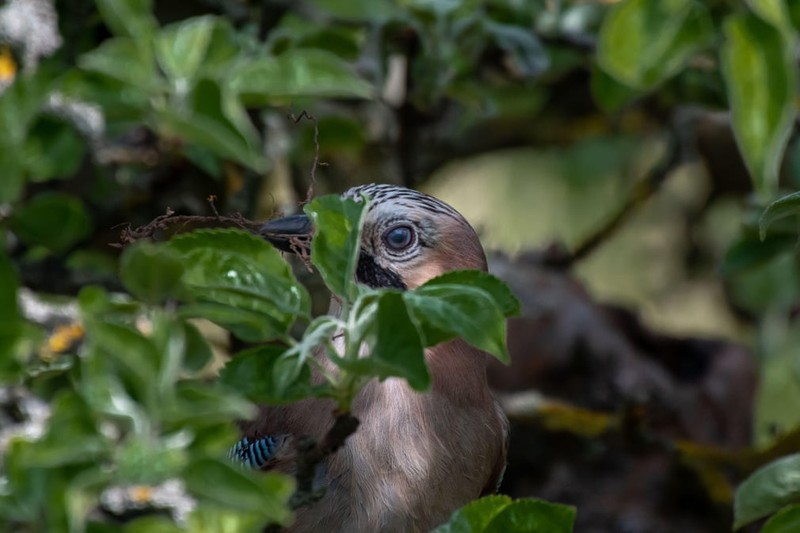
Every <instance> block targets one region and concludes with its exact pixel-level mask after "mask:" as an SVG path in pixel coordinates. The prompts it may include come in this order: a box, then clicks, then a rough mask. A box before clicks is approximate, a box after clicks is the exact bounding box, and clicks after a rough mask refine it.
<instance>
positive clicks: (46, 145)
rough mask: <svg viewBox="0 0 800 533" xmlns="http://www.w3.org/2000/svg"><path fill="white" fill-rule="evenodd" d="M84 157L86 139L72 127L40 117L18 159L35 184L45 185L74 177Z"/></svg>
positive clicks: (59, 121) (51, 118) (49, 118)
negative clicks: (42, 182)
mask: <svg viewBox="0 0 800 533" xmlns="http://www.w3.org/2000/svg"><path fill="white" fill-rule="evenodd" d="M83 154H84V142H83V139H82V138H81V137H80V136H79V135H78V134H77V133H76V131H75V129H74V128H73V127H72V126H70V125H69V124H66V123H65V122H63V121H62V120H58V119H55V118H53V117H40V118H39V119H38V120H37V121H36V123H35V124H34V125H33V127H32V128H31V130H30V132H29V133H28V137H27V139H26V140H25V144H24V146H23V148H22V151H21V153H18V154H17V157H20V158H21V159H22V162H23V166H24V167H25V170H26V172H27V173H28V175H29V176H30V179H31V180H32V181H45V180H49V179H53V178H61V177H68V176H71V175H72V174H74V173H75V172H76V171H77V170H78V167H79V166H80V164H81V161H83Z"/></svg>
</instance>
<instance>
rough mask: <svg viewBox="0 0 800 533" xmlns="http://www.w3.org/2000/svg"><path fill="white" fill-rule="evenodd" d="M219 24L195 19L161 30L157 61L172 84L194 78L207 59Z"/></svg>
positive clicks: (212, 19) (210, 20)
mask: <svg viewBox="0 0 800 533" xmlns="http://www.w3.org/2000/svg"><path fill="white" fill-rule="evenodd" d="M216 24H217V20H216V19H215V18H214V17H194V18H190V19H187V20H183V21H181V22H176V23H175V24H172V25H170V26H167V27H166V28H164V29H162V30H161V31H160V32H159V34H158V37H157V38H156V58H157V59H158V63H159V65H161V68H162V69H163V70H164V72H165V73H166V74H167V76H168V77H170V78H172V79H173V80H182V79H183V80H184V83H186V81H185V80H186V79H188V78H192V77H193V76H194V75H195V73H196V72H197V71H198V69H199V68H200V66H201V65H202V62H203V60H204V59H205V56H206V52H207V50H208V46H209V44H210V43H211V37H212V34H213V32H214V27H215V25H216Z"/></svg>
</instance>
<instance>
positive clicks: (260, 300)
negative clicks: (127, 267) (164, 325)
mask: <svg viewBox="0 0 800 533" xmlns="http://www.w3.org/2000/svg"><path fill="white" fill-rule="evenodd" d="M166 246H167V247H169V248H170V249H172V250H174V251H175V252H177V253H178V254H179V255H180V256H181V258H182V260H183V262H184V268H185V269H186V271H185V273H184V276H183V283H184V285H185V286H186V287H187V288H188V289H189V293H190V294H191V295H192V296H193V297H194V299H196V300H197V302H198V303H197V304H196V305H193V306H187V308H185V309H184V311H185V313H186V314H189V315H191V316H199V317H203V318H207V319H209V320H212V321H214V322H217V323H218V324H219V325H221V326H223V327H227V328H229V329H230V330H231V331H233V332H234V333H235V334H236V335H237V336H240V337H241V338H242V339H243V340H246V341H248V342H261V341H265V340H270V339H272V338H275V337H280V336H282V335H285V334H286V333H287V331H288V328H289V326H290V325H291V324H292V323H293V322H294V321H295V320H296V319H297V318H298V317H308V314H309V308H310V302H309V296H308V292H307V291H306V290H305V288H303V286H302V285H300V284H298V283H297V281H296V280H295V279H294V275H293V274H292V271H291V269H290V267H289V265H288V264H287V263H286V262H284V261H283V259H282V258H281V256H280V253H278V251H276V250H275V249H274V248H273V247H272V246H271V245H270V244H268V243H267V242H266V241H264V240H263V239H260V238H258V237H256V236H254V235H252V234H249V233H246V232H243V231H239V230H199V231H194V232H192V233H187V234H183V235H179V236H177V237H175V238H173V239H172V240H171V241H169V242H168V243H167V244H166Z"/></svg>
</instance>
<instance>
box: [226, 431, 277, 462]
mask: <svg viewBox="0 0 800 533" xmlns="http://www.w3.org/2000/svg"><path fill="white" fill-rule="evenodd" d="M285 442H286V438H285V437H283V436H275V435H267V436H264V437H259V438H248V437H242V438H241V440H240V441H239V442H237V443H236V444H234V445H233V446H232V447H231V449H230V451H229V452H228V457H230V458H231V459H232V460H234V461H238V462H240V463H242V464H244V465H245V466H248V467H250V468H253V469H256V470H263V469H266V468H269V467H270V466H271V465H272V463H274V462H275V461H276V459H277V457H278V455H279V453H280V451H281V448H282V447H283V446H284V444H285Z"/></svg>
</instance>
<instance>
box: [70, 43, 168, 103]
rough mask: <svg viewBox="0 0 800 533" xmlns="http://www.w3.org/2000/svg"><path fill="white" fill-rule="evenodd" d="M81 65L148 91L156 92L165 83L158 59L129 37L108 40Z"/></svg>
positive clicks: (81, 57) (85, 56)
mask: <svg viewBox="0 0 800 533" xmlns="http://www.w3.org/2000/svg"><path fill="white" fill-rule="evenodd" d="M78 65H79V66H80V67H81V68H82V69H84V70H90V71H92V72H97V73H100V74H103V75H105V76H108V77H109V78H113V79H115V80H119V81H121V82H124V83H125V84H129V85H132V86H134V87H138V88H141V89H144V90H146V91H155V90H157V89H158V88H159V85H160V84H161V83H162V81H161V80H159V77H158V75H157V72H156V65H155V60H154V58H153V57H152V56H151V55H150V54H148V53H147V52H146V51H143V50H142V49H141V48H140V47H139V46H138V45H137V44H136V41H134V40H133V39H130V38H127V37H118V38H116V39H109V40H107V41H104V42H103V44H101V45H100V46H98V47H97V48H95V49H93V50H91V51H89V52H87V53H85V54H83V55H82V56H80V58H78Z"/></svg>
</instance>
